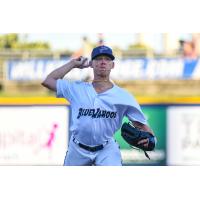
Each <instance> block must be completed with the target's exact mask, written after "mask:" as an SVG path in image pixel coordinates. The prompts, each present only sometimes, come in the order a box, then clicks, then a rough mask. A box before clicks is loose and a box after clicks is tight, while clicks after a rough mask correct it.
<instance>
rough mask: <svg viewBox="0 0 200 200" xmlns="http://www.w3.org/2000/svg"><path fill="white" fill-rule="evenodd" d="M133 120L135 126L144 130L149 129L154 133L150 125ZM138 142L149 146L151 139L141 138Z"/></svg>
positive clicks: (148, 130)
mask: <svg viewBox="0 0 200 200" xmlns="http://www.w3.org/2000/svg"><path fill="white" fill-rule="evenodd" d="M131 122H132V124H133V126H135V127H136V128H138V129H140V130H142V131H147V132H149V133H151V134H152V135H154V133H153V131H152V129H151V128H150V127H149V126H148V125H146V124H142V123H141V122H138V121H131ZM138 144H143V145H144V146H146V147H147V146H148V144H149V140H148V139H143V140H140V141H139V142H138Z"/></svg>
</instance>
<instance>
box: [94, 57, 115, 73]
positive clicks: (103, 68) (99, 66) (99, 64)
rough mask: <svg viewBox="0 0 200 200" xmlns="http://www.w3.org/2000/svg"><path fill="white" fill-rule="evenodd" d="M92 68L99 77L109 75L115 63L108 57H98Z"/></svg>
mask: <svg viewBox="0 0 200 200" xmlns="http://www.w3.org/2000/svg"><path fill="white" fill-rule="evenodd" d="M92 68H93V70H94V73H96V74H97V75H109V74H110V71H111V69H113V68H114V62H113V61H112V59H111V58H110V57H108V56H104V55H102V56H98V57H96V58H95V59H94V60H93V62H92Z"/></svg>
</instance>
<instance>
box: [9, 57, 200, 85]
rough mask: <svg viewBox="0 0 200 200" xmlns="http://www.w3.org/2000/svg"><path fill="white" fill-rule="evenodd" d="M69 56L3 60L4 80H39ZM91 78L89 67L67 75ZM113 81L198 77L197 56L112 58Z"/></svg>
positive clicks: (77, 77)
mask: <svg viewBox="0 0 200 200" xmlns="http://www.w3.org/2000/svg"><path fill="white" fill-rule="evenodd" d="M68 61H69V59H60V60H53V59H30V60H11V61H7V62H6V79H7V80H15V81H31V80H42V79H44V78H45V77H46V76H47V74H49V73H50V72H51V71H53V70H54V69H56V68H58V67H60V66H62V65H63V64H65V63H66V62H68ZM89 77H92V69H91V68H87V69H84V70H79V69H74V70H72V71H71V72H70V73H69V74H68V75H67V78H69V79H72V80H77V79H79V80H80V79H82V80H83V79H88V78H89ZM111 78H112V79H113V80H119V81H120V80H121V81H127V80H137V79H144V80H162V79H200V60H199V59H195V60H194V59H191V60H188V59H180V58H159V59H156V58H152V59H148V58H140V59H120V60H116V61H115V68H114V69H113V70H112V73H111Z"/></svg>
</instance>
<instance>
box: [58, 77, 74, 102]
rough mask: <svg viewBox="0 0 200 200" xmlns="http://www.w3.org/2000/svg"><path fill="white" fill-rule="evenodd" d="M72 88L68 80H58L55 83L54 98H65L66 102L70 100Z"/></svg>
mask: <svg viewBox="0 0 200 200" xmlns="http://www.w3.org/2000/svg"><path fill="white" fill-rule="evenodd" d="M72 95H73V87H72V83H71V82H70V81H68V80H64V79H58V80H57V82H56V96H57V97H58V98H65V99H67V100H68V101H71V100H72Z"/></svg>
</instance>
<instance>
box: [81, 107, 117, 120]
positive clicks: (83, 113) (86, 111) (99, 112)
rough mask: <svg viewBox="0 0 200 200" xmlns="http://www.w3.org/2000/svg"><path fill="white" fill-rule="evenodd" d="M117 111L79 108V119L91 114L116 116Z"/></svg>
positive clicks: (103, 116) (107, 116) (101, 116)
mask: <svg viewBox="0 0 200 200" xmlns="http://www.w3.org/2000/svg"><path fill="white" fill-rule="evenodd" d="M116 115H117V112H111V111H107V110H101V109H100V108H97V109H84V108H79V113H78V116H77V119H79V118H80V117H82V116H91V118H116Z"/></svg>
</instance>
